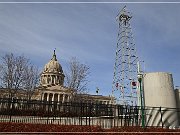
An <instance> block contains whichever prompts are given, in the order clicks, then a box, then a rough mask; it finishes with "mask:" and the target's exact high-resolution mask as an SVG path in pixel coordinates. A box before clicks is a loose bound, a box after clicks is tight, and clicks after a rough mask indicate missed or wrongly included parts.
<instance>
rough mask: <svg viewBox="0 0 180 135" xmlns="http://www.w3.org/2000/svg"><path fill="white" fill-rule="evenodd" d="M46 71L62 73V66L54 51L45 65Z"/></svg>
mask: <svg viewBox="0 0 180 135" xmlns="http://www.w3.org/2000/svg"><path fill="white" fill-rule="evenodd" d="M43 72H44V73H62V72H63V71H62V67H61V65H60V64H59V62H58V61H57V59H56V54H55V51H54V54H53V57H52V59H51V60H50V61H49V62H48V63H47V64H46V65H45V67H44V71H43Z"/></svg>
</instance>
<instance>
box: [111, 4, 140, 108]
mask: <svg viewBox="0 0 180 135" xmlns="http://www.w3.org/2000/svg"><path fill="white" fill-rule="evenodd" d="M131 19H132V16H131V14H130V12H128V11H127V10H126V7H124V8H123V9H122V10H121V11H120V12H119V14H118V15H117V17H116V21H117V22H118V36H117V47H116V59H115V65H114V76H113V86H112V96H113V97H114V98H115V99H116V103H118V104H123V105H136V100H137V61H138V57H137V56H136V48H135V43H134V38H133V33H132V29H131V25H130V20H131Z"/></svg>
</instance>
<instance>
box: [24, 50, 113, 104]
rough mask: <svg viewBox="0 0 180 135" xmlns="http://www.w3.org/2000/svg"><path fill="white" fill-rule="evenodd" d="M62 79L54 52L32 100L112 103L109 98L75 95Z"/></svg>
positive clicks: (62, 75)
mask: <svg viewBox="0 0 180 135" xmlns="http://www.w3.org/2000/svg"><path fill="white" fill-rule="evenodd" d="M64 78H65V75H64V73H63V69H62V66H61V64H60V63H59V62H58V60H57V58H56V54H55V51H54V54H53V56H52V58H51V60H50V61H49V62H48V63H47V64H46V65H45V66H44V69H43V71H42V73H41V77H40V85H39V86H38V87H37V88H36V90H35V92H34V94H33V96H32V99H36V100H43V101H56V102H71V101H76V102H86V103H87V102H88V103H92V102H96V103H97V102H98V103H101V104H110V103H113V102H112V97H110V96H102V95H90V94H78V93H76V90H74V89H70V88H67V87H65V86H64ZM21 95H22V94H21Z"/></svg>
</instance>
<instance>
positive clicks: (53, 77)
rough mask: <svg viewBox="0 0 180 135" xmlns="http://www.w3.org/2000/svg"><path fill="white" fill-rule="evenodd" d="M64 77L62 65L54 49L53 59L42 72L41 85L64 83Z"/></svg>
mask: <svg viewBox="0 0 180 135" xmlns="http://www.w3.org/2000/svg"><path fill="white" fill-rule="evenodd" d="M64 77H65V76H64V73H63V70H62V67H61V65H60V64H59V62H58V61H57V58H56V52H55V50H54V53H53V56H52V58H51V60H50V61H49V62H48V63H47V64H46V65H45V66H44V70H43V72H42V74H41V85H63V83H64Z"/></svg>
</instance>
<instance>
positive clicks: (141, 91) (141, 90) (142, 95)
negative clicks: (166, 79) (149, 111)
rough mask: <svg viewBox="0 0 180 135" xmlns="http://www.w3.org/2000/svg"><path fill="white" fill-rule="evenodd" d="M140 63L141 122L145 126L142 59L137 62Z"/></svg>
mask: <svg viewBox="0 0 180 135" xmlns="http://www.w3.org/2000/svg"><path fill="white" fill-rule="evenodd" d="M137 65H138V83H139V94H140V95H139V96H140V103H141V118H142V120H141V122H142V123H141V124H142V127H143V128H145V113H144V109H145V108H144V92H143V73H142V71H141V69H140V61H138V63H137Z"/></svg>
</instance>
